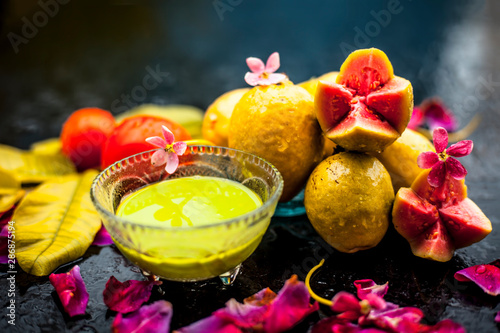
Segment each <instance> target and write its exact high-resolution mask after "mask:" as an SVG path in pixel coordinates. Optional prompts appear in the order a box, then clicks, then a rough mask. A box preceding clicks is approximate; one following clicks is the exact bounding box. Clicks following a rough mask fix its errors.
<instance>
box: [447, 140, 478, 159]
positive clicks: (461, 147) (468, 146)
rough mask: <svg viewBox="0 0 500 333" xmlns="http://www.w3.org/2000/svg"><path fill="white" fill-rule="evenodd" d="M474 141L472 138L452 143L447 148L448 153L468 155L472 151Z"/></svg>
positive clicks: (461, 155)
mask: <svg viewBox="0 0 500 333" xmlns="http://www.w3.org/2000/svg"><path fill="white" fill-rule="evenodd" d="M473 147H474V143H473V142H472V140H463V141H459V142H457V143H455V144H453V145H451V146H450V147H449V148H448V149H446V154H448V155H450V156H453V157H463V156H467V155H469V154H470V153H471V152H472V148H473Z"/></svg>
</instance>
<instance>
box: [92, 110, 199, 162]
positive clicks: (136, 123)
mask: <svg viewBox="0 0 500 333" xmlns="http://www.w3.org/2000/svg"><path fill="white" fill-rule="evenodd" d="M162 125H165V126H167V127H168V129H169V130H171V131H172V133H174V136H175V141H185V140H190V139H191V135H190V134H189V132H188V131H187V130H186V129H185V128H184V127H182V126H181V125H179V124H178V123H176V122H174V121H171V120H167V119H165V118H159V117H154V116H133V117H130V118H126V119H124V120H123V122H122V123H121V124H119V125H118V126H117V127H116V128H115V129H114V131H113V133H111V135H110V136H109V138H108V140H107V141H106V144H105V145H104V148H103V150H102V155H101V166H102V168H103V169H104V168H106V167H108V166H110V165H111V164H113V163H115V162H116V161H119V160H121V159H124V158H125V157H128V156H131V155H135V154H138V153H141V152H143V151H147V150H151V149H154V148H155V146H153V145H152V144H149V143H147V142H146V139H147V138H149V137H151V136H159V137H163V134H162V131H161V126H162Z"/></svg>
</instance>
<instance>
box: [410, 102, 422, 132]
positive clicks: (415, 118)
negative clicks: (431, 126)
mask: <svg viewBox="0 0 500 333" xmlns="http://www.w3.org/2000/svg"><path fill="white" fill-rule="evenodd" d="M423 123H424V113H423V112H422V110H421V109H420V108H419V107H417V106H415V107H414V108H413V113H412V114H411V118H410V122H409V123H408V126H407V127H408V128H409V129H412V130H415V129H417V128H418V127H420V125H422V124H423Z"/></svg>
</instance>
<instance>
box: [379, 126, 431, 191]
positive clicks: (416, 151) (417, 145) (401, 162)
mask: <svg viewBox="0 0 500 333" xmlns="http://www.w3.org/2000/svg"><path fill="white" fill-rule="evenodd" d="M426 151H435V150H434V145H433V144H432V143H431V142H430V141H429V140H428V139H427V138H426V137H425V136H423V135H422V134H420V133H418V132H416V131H413V130H411V129H409V128H407V129H406V130H405V131H404V132H403V134H401V136H400V137H399V138H398V139H397V140H396V141H394V143H393V144H391V145H390V146H389V147H387V148H385V149H384V151H383V152H381V153H373V154H372V155H373V156H375V157H376V158H378V159H379V160H380V162H382V164H383V165H384V166H385V168H386V169H387V171H389V174H390V175H391V179H392V186H393V187H394V192H395V193H396V192H397V191H398V190H399V189H400V188H401V187H410V186H411V184H412V183H413V181H414V180H415V178H417V176H418V175H419V174H420V173H421V172H422V171H423V170H422V169H420V168H419V166H418V165H417V158H418V155H420V154H421V153H423V152H426Z"/></svg>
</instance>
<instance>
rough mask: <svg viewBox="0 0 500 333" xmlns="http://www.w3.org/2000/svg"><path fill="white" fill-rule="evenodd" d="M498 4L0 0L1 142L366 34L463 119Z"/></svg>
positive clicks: (55, 131)
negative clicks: (89, 111) (255, 62)
mask: <svg viewBox="0 0 500 333" xmlns="http://www.w3.org/2000/svg"><path fill="white" fill-rule="evenodd" d="M499 9H500V6H499V4H498V2H495V1H489V2H488V1H465V0H443V1H432V0H421V1H411V0H384V1H381V0H379V1H369V2H367V1H352V0H313V1H298V0H279V1H264V0H191V1H147V0H143V1H141V0H38V1H37V0H22V1H17V0H16V1H13V0H3V1H1V2H0V10H1V17H0V19H1V21H0V23H1V39H0V43H1V44H0V115H1V121H0V124H1V125H0V126H1V127H0V142H1V143H4V144H9V145H14V146H17V147H20V148H27V147H28V146H29V145H30V144H31V143H32V142H34V141H37V140H40V139H45V138H48V137H54V136H58V135H59V132H60V129H61V125H62V123H63V122H64V120H65V119H66V118H67V117H68V115H69V114H70V113H71V112H72V111H74V110H76V109H78V108H82V107H88V106H97V107H100V108H103V109H106V110H110V111H111V112H112V113H114V114H117V113H120V112H123V111H124V110H126V109H129V108H131V107H133V106H136V105H139V104H142V103H158V104H172V103H181V104H190V105H195V106H197V107H199V108H202V109H206V108H207V106H208V105H209V104H210V103H211V102H212V101H213V100H214V99H215V98H216V97H218V96H219V95H221V94H222V93H223V92H225V91H227V90H230V89H234V88H238V87H244V86H246V83H245V82H244V80H243V76H244V74H245V72H246V71H247V70H248V69H247V67H246V64H245V58H246V57H248V56H257V57H260V58H262V59H267V56H268V55H269V54H271V53H272V52H274V51H278V52H280V55H281V64H282V65H281V68H280V71H282V72H285V73H287V74H288V76H289V77H290V79H291V80H292V81H293V82H295V83H298V82H301V81H304V80H307V79H309V78H310V77H313V76H319V75H321V74H323V73H325V72H328V71H332V70H338V69H339V67H340V65H341V64H342V62H343V60H344V59H345V57H346V55H347V54H348V53H349V52H350V51H352V50H354V49H357V48H364V47H372V46H373V47H378V48H380V49H382V50H383V51H385V52H386V53H387V55H388V56H389V59H390V60H391V61H392V63H393V66H394V69H395V73H396V75H399V76H403V77H405V78H407V79H409V80H410V81H411V82H412V84H413V86H414V89H415V102H416V103H419V102H420V101H421V100H422V99H423V98H425V97H429V96H433V95H439V96H441V97H442V98H443V99H444V100H445V102H446V103H447V104H448V105H449V106H450V107H452V108H453V109H454V111H455V112H456V113H458V118H459V120H460V121H461V122H462V123H465V122H467V121H468V119H470V118H471V116H472V114H473V113H476V112H480V111H487V110H486V109H487V107H488V105H486V104H484V102H485V100H486V99H481V100H480V101H479V102H480V103H476V100H470V99H471V98H472V97H471V98H469V100H467V96H474V94H475V89H476V88H477V87H478V85H480V84H481V78H480V77H479V75H478V73H476V72H475V71H476V70H477V69H478V68H481V69H484V68H485V64H487V65H486V66H491V71H489V72H490V73H493V75H494V76H495V75H496V76H495V78H493V80H496V81H500V76H499V75H498V70H497V68H498V66H496V65H497V63H498V60H497V59H496V58H497V57H496V52H491V51H490V50H489V49H488V48H494V47H497V46H498V45H499V43H498V40H499V36H498V34H496V31H497V30H498V25H497V24H496V23H495V20H496V19H497V18H498V15H497V14H498V13H499ZM488 55H490V56H492V58H487V57H488ZM151 72H154V73H156V76H153V77H154V78H155V80H153V81H151V82H144V80H145V77H147V76H148V74H150V73H151ZM485 73H486V72H485ZM483 79H484V80H488V77H487V76H485V77H484V78H483ZM145 85H146V86H147V87H145ZM490 88H491V87H490ZM499 88H500V87H498V86H495V87H493V88H491V89H499ZM483 90H484V91H482V92H481V93H483V95H481V96H482V97H484V96H486V95H488V96H487V97H488V98H489V97H490V96H489V95H491V93H489V92H490V90H488V88H485V89H483ZM476 99H477V98H476ZM485 106H486V108H485ZM472 109H473V110H472Z"/></svg>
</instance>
